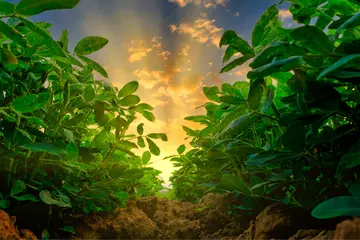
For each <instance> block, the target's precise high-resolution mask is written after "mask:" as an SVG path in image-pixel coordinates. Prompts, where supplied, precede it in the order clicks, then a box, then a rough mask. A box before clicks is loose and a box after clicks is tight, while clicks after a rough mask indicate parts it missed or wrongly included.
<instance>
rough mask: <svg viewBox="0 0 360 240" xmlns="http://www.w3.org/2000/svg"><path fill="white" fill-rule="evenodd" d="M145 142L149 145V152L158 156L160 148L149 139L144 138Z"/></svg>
mask: <svg viewBox="0 0 360 240" xmlns="http://www.w3.org/2000/svg"><path fill="white" fill-rule="evenodd" d="M146 141H147V143H148V145H149V149H150V152H151V153H152V154H154V155H155V156H159V155H160V148H159V147H158V146H157V145H156V144H155V143H154V142H153V141H152V140H151V139H150V138H146Z"/></svg>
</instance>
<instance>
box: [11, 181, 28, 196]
mask: <svg viewBox="0 0 360 240" xmlns="http://www.w3.org/2000/svg"><path fill="white" fill-rule="evenodd" d="M25 189H26V185H25V183H24V182H23V181H21V180H17V181H16V182H15V183H14V185H13V187H12V188H11V191H10V195H11V196H15V195H17V194H19V193H22V192H24V191H25Z"/></svg>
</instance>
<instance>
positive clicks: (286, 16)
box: [279, 9, 292, 21]
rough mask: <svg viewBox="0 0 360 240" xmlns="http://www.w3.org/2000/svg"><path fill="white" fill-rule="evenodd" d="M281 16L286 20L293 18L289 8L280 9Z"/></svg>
mask: <svg viewBox="0 0 360 240" xmlns="http://www.w3.org/2000/svg"><path fill="white" fill-rule="evenodd" d="M279 18H280V19H281V20H282V21H284V20H287V19H291V18H292V14H291V12H290V11H289V10H288V9H280V10H279Z"/></svg>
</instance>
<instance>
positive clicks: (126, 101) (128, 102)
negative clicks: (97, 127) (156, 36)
mask: <svg viewBox="0 0 360 240" xmlns="http://www.w3.org/2000/svg"><path fill="white" fill-rule="evenodd" d="M139 102H140V98H139V97H138V96H136V95H129V96H126V97H124V98H123V99H121V100H119V101H118V104H119V105H120V106H126V107H130V106H134V105H136V104H138V103H139Z"/></svg>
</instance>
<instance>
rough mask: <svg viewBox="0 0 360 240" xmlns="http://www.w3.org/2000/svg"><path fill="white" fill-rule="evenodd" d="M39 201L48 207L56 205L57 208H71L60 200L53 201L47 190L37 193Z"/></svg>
mask: <svg viewBox="0 0 360 240" xmlns="http://www.w3.org/2000/svg"><path fill="white" fill-rule="evenodd" d="M39 196H40V199H41V201H43V202H44V203H46V204H49V205H56V206H59V207H71V204H70V203H66V202H64V201H62V200H58V199H54V198H53V196H52V195H51V193H50V192H49V191H48V190H42V191H41V192H40V193H39Z"/></svg>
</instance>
